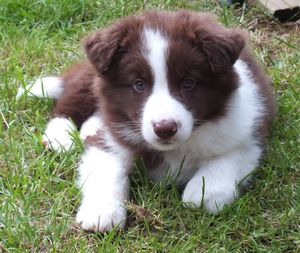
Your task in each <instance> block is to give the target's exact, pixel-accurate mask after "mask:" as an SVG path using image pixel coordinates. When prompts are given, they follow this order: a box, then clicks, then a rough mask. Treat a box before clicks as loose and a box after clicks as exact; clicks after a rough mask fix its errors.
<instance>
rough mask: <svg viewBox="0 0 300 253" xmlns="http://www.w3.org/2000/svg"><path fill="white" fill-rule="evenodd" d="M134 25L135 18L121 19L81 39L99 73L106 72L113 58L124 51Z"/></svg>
mask: <svg viewBox="0 0 300 253" xmlns="http://www.w3.org/2000/svg"><path fill="white" fill-rule="evenodd" d="M136 24H137V22H136V20H135V18H131V19H130V18H127V19H123V20H121V21H119V22H116V23H114V24H112V25H111V26H110V27H109V28H107V29H104V30H98V31H96V32H95V33H94V34H92V35H90V36H88V37H86V38H85V39H83V46H84V49H85V52H86V55H87V57H88V59H89V60H90V62H91V63H92V64H93V65H94V66H95V68H96V69H97V70H98V71H99V73H102V74H103V73H104V72H106V71H107V70H108V69H109V68H110V66H111V64H112V62H113V60H114V58H115V57H116V56H117V55H119V54H121V53H122V52H123V51H124V49H125V47H126V44H127V43H128V41H129V37H130V34H131V33H132V32H133V30H134V27H133V26H134V25H136Z"/></svg>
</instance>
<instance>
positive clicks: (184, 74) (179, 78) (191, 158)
mask: <svg viewBox="0 0 300 253" xmlns="http://www.w3.org/2000/svg"><path fill="white" fill-rule="evenodd" d="M83 44H84V48H85V52H86V55H87V59H86V60H85V61H83V62H82V63H79V64H77V65H75V66H73V67H71V68H70V70H68V71H67V72H65V73H64V74H62V75H61V76H59V77H45V78H42V79H38V80H37V81H36V82H35V83H34V84H33V85H29V86H28V87H26V88H25V89H20V90H19V94H18V95H19V96H20V95H22V93H24V92H26V93H27V94H29V95H35V96H39V97H50V98H54V99H56V100H57V102H56V106H55V109H54V113H53V117H52V119H51V120H50V122H49V124H48V126H47V128H46V131H45V135H44V139H43V143H44V145H45V146H46V147H47V148H50V149H53V150H58V151H62V150H68V149H70V148H71V147H72V143H73V141H72V138H71V137H70V135H69V133H70V132H72V131H73V130H74V129H75V128H77V129H79V130H80V137H81V139H82V140H83V141H84V142H85V146H86V147H85V152H84V154H83V156H82V158H81V163H80V165H79V168H78V174H79V176H78V187H79V188H80V189H81V192H82V201H81V205H80V207H79V210H78V213H77V217H76V220H77V222H78V223H79V224H80V225H81V227H82V228H83V229H86V230H93V231H101V232H105V231H110V230H111V229H113V228H114V227H118V228H122V227H123V226H124V224H125V220H126V210H125V207H124V204H125V201H126V199H127V198H128V187H129V184H128V175H129V173H130V172H131V171H132V167H133V163H134V161H135V159H137V158H141V159H143V160H144V163H145V165H146V167H147V168H148V174H149V177H150V178H151V179H153V180H156V181H159V180H162V179H163V178H164V177H165V176H166V175H168V176H170V177H171V178H173V179H174V181H175V182H176V183H177V184H178V185H185V189H184V191H183V195H182V201H183V202H184V203H186V204H187V205H188V206H191V207H199V206H200V205H201V204H203V207H204V209H206V210H207V211H208V212H210V213H218V212H219V211H221V210H222V208H223V207H224V205H226V204H230V203H232V202H233V201H234V199H235V198H237V197H238V189H237V185H238V184H239V183H244V182H245V181H246V179H247V177H248V175H249V174H250V173H251V172H252V171H253V170H254V169H255V167H256V166H257V165H258V162H259V160H260V158H261V156H262V153H263V150H264V145H265V140H266V136H267V133H268V128H269V126H270V123H271V121H272V118H273V115H274V103H273V96H272V88H271V84H270V80H269V79H268V78H267V77H266V76H265V74H264V73H263V70H262V68H261V67H260V66H259V65H258V64H257V63H256V62H255V60H254V59H253V57H252V56H251V54H250V53H249V50H248V49H247V47H246V46H245V38H244V33H243V32H242V31H240V30H237V29H228V28H225V27H223V26H222V25H220V24H218V23H217V22H216V21H215V19H214V17H212V16H211V15H209V14H200V13H194V12H190V11H179V12H163V11H150V12H146V13H144V14H142V15H139V16H131V17H128V18H124V19H121V20H119V21H117V22H115V23H113V24H112V25H111V26H109V27H108V28H106V29H103V30H98V31H96V32H95V33H94V34H92V35H91V36H89V37H87V38H86V39H85V40H84V43H83Z"/></svg>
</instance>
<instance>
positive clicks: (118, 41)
mask: <svg viewBox="0 0 300 253" xmlns="http://www.w3.org/2000/svg"><path fill="white" fill-rule="evenodd" d="M144 26H149V27H152V28H154V29H155V28H158V29H160V30H161V31H162V32H163V33H165V34H166V35H167V36H168V37H169V38H171V40H170V41H171V44H170V49H169V55H168V56H167V66H168V69H167V77H168V82H169V86H170V91H171V93H172V95H173V96H174V97H176V99H178V100H179V101H181V102H182V103H184V104H185V105H186V107H187V109H188V110H190V111H191V112H192V113H193V116H194V117H195V118H196V119H197V122H196V125H200V124H201V123H203V122H205V121H212V120H214V119H217V118H218V117H220V116H222V115H224V114H226V106H225V105H226V102H227V101H228V99H229V98H230V96H231V94H232V93H233V91H234V90H235V89H236V88H237V83H238V82H237V76H236V74H235V73H234V71H233V64H234V63H235V61H236V60H237V59H238V57H241V58H242V59H243V60H244V61H245V62H246V63H247V64H248V65H249V66H250V68H251V70H252V71H253V73H254V75H255V76H254V78H255V80H256V82H257V85H258V88H259V90H260V92H261V94H262V95H263V96H264V97H265V98H266V99H265V103H266V107H267V115H266V117H265V119H264V122H263V124H262V126H261V127H260V128H259V129H258V133H259V135H260V136H261V139H262V140H263V139H264V138H265V136H266V134H267V128H268V126H269V125H270V122H271V119H272V117H273V114H274V109H273V108H274V106H273V100H272V92H271V86H270V81H269V80H268V79H267V78H266V77H265V75H264V73H263V72H262V70H261V67H260V66H259V65H257V63H256V62H255V60H254V59H253V57H252V56H251V55H250V54H249V52H248V50H247V49H245V38H244V37H245V36H244V32H242V31H239V30H236V29H227V28H224V27H223V26H221V25H219V24H217V23H216V21H215V19H214V18H213V17H212V16H211V15H208V14H199V13H193V12H189V11H180V12H174V13H172V12H156V11H151V12H147V13H145V14H144V15H141V16H132V17H129V18H125V19H121V20H120V21H117V22H116V23H114V24H112V25H111V26H110V27H108V28H106V29H104V30H98V31H96V32H95V33H94V34H92V35H91V36H89V37H87V38H86V39H85V40H84V47H85V51H86V54H87V58H88V60H86V61H84V62H83V63H80V64H78V65H75V66H73V67H72V68H71V69H70V70H69V71H67V72H66V73H65V74H64V75H63V80H64V84H65V91H64V95H63V97H62V98H61V99H60V100H58V101H57V105H56V108H55V112H54V114H55V115H63V116H67V117H70V118H71V119H72V120H73V121H74V122H75V123H76V125H77V126H78V127H79V128H80V126H81V124H82V123H83V122H84V120H86V119H87V118H88V117H89V116H90V115H91V114H93V113H94V112H95V111H96V110H97V109H98V110H99V111H100V113H101V116H102V118H103V119H104V122H105V123H106V125H107V127H109V128H110V130H111V132H112V134H113V135H114V136H115V137H116V139H117V140H118V141H119V142H120V143H123V144H126V145H129V146H132V148H134V149H136V150H143V149H145V145H144V144H145V143H143V140H141V143H140V144H139V145H135V146H134V145H133V144H132V143H130V142H125V141H124V136H121V135H119V134H118V133H116V132H115V131H114V126H115V125H116V124H124V126H125V127H126V123H127V122H136V123H137V124H138V122H139V117H140V111H139V110H140V109H141V108H142V105H143V104H144V102H145V100H146V98H147V97H148V95H149V94H150V92H151V89H152V83H153V76H152V72H151V69H150V68H149V66H148V64H147V62H146V61H145V59H144V58H143V56H142V54H141V52H142V51H143V50H145V49H143V48H141V46H140V45H141V43H140V42H141V38H140V33H141V29H142V28H143V27H144ZM186 76H191V77H193V78H194V79H195V80H197V86H196V87H195V88H194V89H193V90H190V91H189V90H183V89H181V85H182V84H183V82H184V78H185V77H186ZM137 78H142V79H143V80H144V81H145V82H146V84H147V90H146V91H145V92H143V94H137V92H136V91H135V90H134V89H133V88H132V83H133V81H134V80H136V79H137ZM137 152H138V153H140V151H137ZM147 152H148V151H147ZM145 157H148V153H147V155H145ZM147 159H148V158H147Z"/></svg>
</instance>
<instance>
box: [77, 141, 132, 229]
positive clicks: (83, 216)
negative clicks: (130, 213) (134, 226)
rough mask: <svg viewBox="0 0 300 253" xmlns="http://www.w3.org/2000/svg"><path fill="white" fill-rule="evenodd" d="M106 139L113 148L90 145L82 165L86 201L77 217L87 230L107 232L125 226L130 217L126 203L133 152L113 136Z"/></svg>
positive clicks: (79, 182)
mask: <svg viewBox="0 0 300 253" xmlns="http://www.w3.org/2000/svg"><path fill="white" fill-rule="evenodd" d="M105 139H106V140H105V141H106V145H107V146H109V147H112V149H111V150H109V151H105V150H101V149H100V148H98V147H88V148H87V150H86V152H85V154H84V156H83V157H82V160H81V164H80V166H79V168H78V171H79V178H78V186H79V188H81V191H82V202H81V205H80V208H79V211H78V213H77V217H76V221H77V222H78V223H79V224H80V225H81V227H82V228H83V229H85V230H93V231H101V232H106V231H110V230H112V229H113V228H114V227H118V228H123V227H124V224H125V220H126V210H125V206H124V205H125V201H126V199H127V197H128V173H129V168H130V164H131V163H132V158H131V156H132V155H131V154H130V152H129V151H128V150H126V149H125V148H123V147H121V146H120V145H118V144H117V143H116V142H115V141H113V139H112V138H111V137H110V136H106V137H105Z"/></svg>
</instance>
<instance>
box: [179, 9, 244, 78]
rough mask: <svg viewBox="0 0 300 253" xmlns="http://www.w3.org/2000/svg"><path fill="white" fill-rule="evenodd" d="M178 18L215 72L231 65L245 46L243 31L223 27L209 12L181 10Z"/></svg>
mask: <svg viewBox="0 0 300 253" xmlns="http://www.w3.org/2000/svg"><path fill="white" fill-rule="evenodd" d="M178 18H180V20H179V21H178V22H181V24H183V28H182V29H183V30H184V31H185V33H186V34H187V35H188V37H190V38H191V39H192V41H193V43H194V46H196V47H197V48H198V49H199V50H200V51H202V52H203V53H204V55H205V56H206V58H207V61H208V63H209V66H210V69H211V71H212V72H213V73H215V74H222V73H224V72H226V70H228V69H229V68H230V67H231V66H233V64H234V63H235V62H236V60H237V59H238V57H239V55H240V53H241V51H242V50H243V48H244V47H245V40H246V35H245V33H244V32H243V31H241V30H238V29H228V28H225V27H224V26H222V25H220V24H218V22H217V20H216V18H215V17H214V16H213V15H211V14H206V13H195V12H187V11H182V12H180V13H179V16H178Z"/></svg>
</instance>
